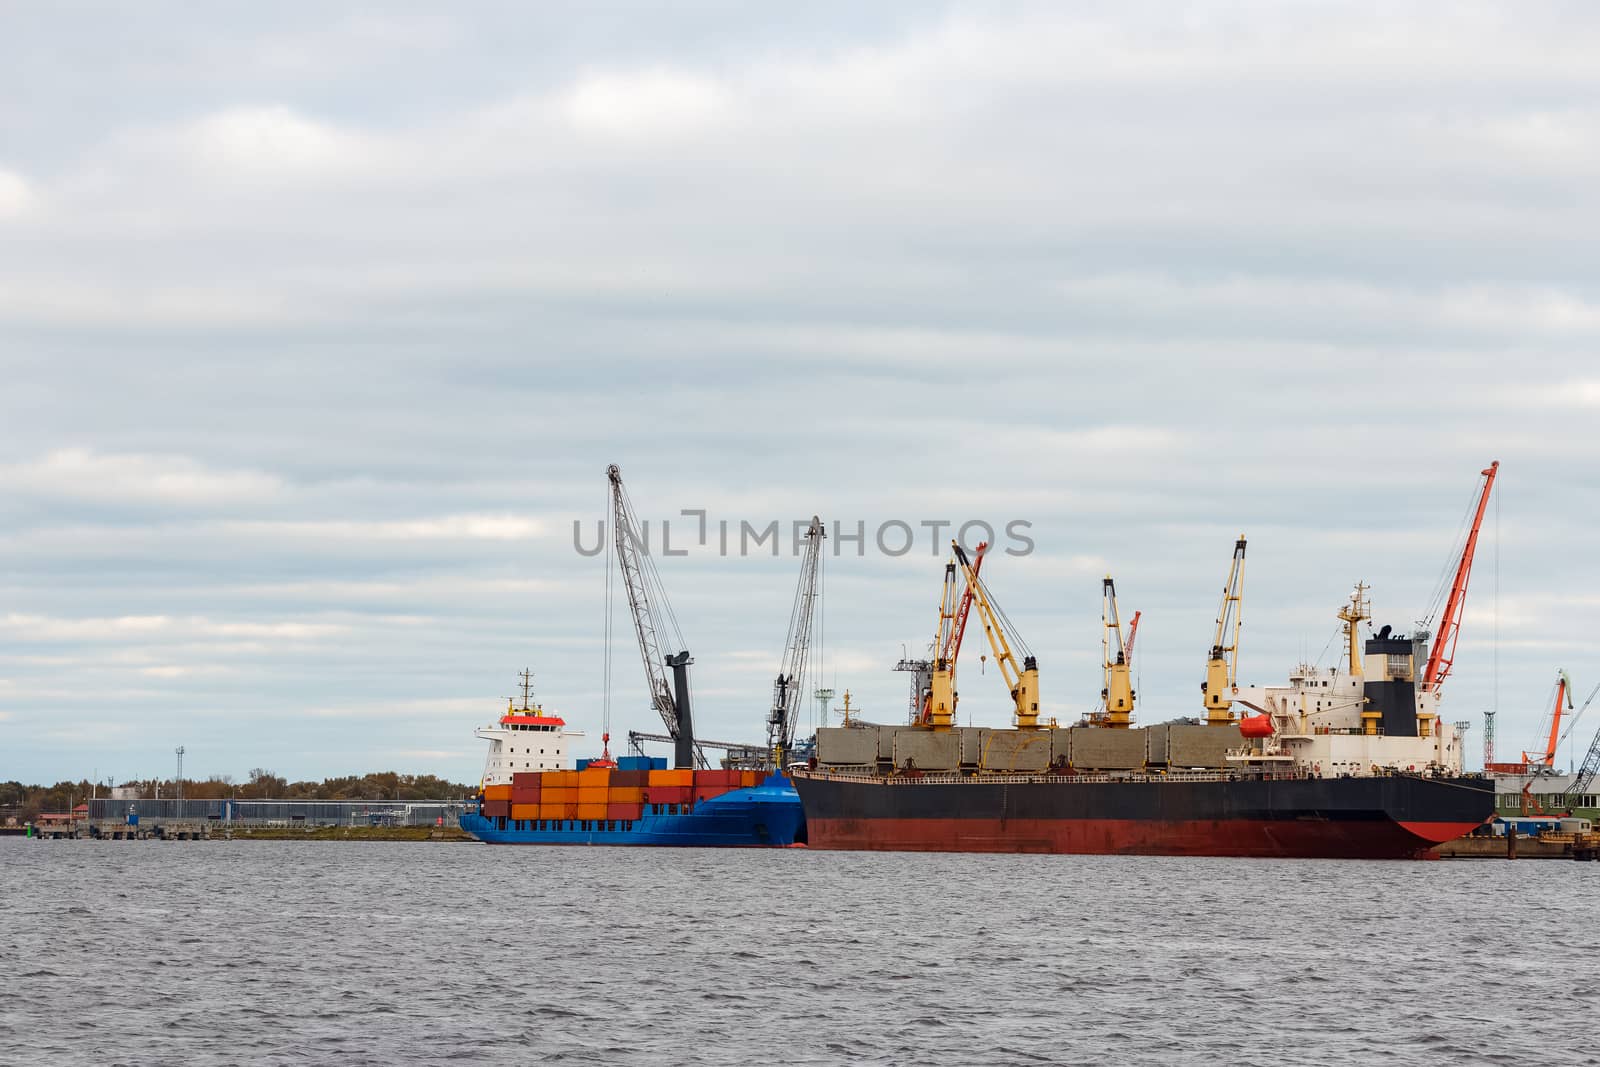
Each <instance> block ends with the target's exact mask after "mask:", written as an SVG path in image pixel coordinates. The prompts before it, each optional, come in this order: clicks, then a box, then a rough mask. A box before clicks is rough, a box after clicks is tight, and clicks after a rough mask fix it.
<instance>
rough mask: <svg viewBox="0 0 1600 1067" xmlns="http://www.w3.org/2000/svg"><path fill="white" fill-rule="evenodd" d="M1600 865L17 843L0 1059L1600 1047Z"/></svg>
mask: <svg viewBox="0 0 1600 1067" xmlns="http://www.w3.org/2000/svg"><path fill="white" fill-rule="evenodd" d="M1597 891H1600V864H1577V863H1563V862H1555V861H1550V862H1536V861H1520V862H1517V863H1509V862H1506V861H1503V860H1484V861H1456V862H1437V863H1378V862H1333V861H1329V862H1315V861H1255V860H1206V859H1142V858H1126V859H1124V858H1108V857H1075V856H1061V857H1040V856H999V857H995V856H963V855H893V854H884V855H874V854H851V853H825V852H806V851H802V850H787V851H775V852H767V851H715V850H691V849H683V850H668V849H661V850H647V849H605V848H592V849H580V848H532V847H530V848H490V847H487V846H481V845H472V844H339V843H309V842H308V843H286V842H192V843H183V842H173V843H162V842H41V841H27V840H19V839H0V908H3V919H0V1063H5V1064H30V1065H31V1064H78V1063H82V1064H96V1065H105V1064H129V1065H140V1067H143V1065H148V1064H236V1063H250V1064H257V1063H261V1064H323V1063H327V1064H342V1065H352V1067H353V1065H366V1064H409V1063H418V1064H434V1063H438V1064H446V1063H449V1064H532V1063H570V1064H591V1063H593V1064H742V1063H781V1064H825V1063H871V1064H907V1063H919V1064H961V1065H968V1064H990V1063H997V1064H999V1063H1004V1064H1009V1063H1019V1064H1035V1063H1043V1064H1079V1063H1081V1064H1103V1063H1187V1062H1218V1063H1222V1062H1226V1063H1230V1064H1272V1065H1281V1064H1285V1063H1294V1064H1322V1063H1341V1064H1342V1063H1354V1062H1363V1063H1366V1062H1378V1061H1380V1060H1382V1061H1384V1062H1388V1063H1417V1064H1440V1063H1473V1064H1477V1063H1504V1064H1517V1065H1526V1064H1530V1063H1534V1064H1584V1063H1600V1053H1597V1051H1595V1050H1596V1048H1597V1046H1596V1042H1595V1039H1594V1038H1593V1036H1592V1035H1593V1032H1594V1031H1593V1019H1594V1017H1595V1010H1596V1008H1597V1006H1600V1005H1597V995H1600V956H1597V954H1596V952H1595V929H1596V919H1597V918H1600V904H1597V901H1600V892H1597Z"/></svg>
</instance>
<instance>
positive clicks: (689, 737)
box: [606, 463, 706, 767]
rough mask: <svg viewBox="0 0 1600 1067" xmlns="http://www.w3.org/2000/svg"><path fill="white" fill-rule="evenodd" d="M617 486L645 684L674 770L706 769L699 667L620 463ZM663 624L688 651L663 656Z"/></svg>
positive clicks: (616, 517)
mask: <svg viewBox="0 0 1600 1067" xmlns="http://www.w3.org/2000/svg"><path fill="white" fill-rule="evenodd" d="M606 477H607V478H608V479H609V480H610V482H611V526H612V533H613V535H614V537H615V541H616V549H617V567H618V569H619V570H620V571H621V572H622V584H623V585H624V586H625V587H626V589H627V593H628V609H629V611H630V612H631V613H632V615H633V629H634V634H635V636H636V637H637V638H638V641H639V657H640V659H642V660H643V661H644V673H645V681H646V684H647V685H648V686H649V689H650V702H651V704H652V705H654V707H655V709H656V711H657V712H658V713H659V714H660V715H661V721H662V722H663V723H665V724H666V727H667V733H668V734H669V735H670V736H671V738H672V740H673V743H674V746H675V749H674V752H673V756H674V765H675V766H677V767H695V766H700V767H704V766H706V757H705V753H704V751H702V749H701V746H700V745H698V744H696V743H695V740H694V719H693V715H692V711H691V702H690V697H689V665H690V664H692V663H693V662H694V660H693V658H692V657H690V655H689V651H688V649H685V648H684V647H683V645H684V641H683V634H682V633H680V632H679V631H678V623H677V618H676V616H674V615H673V614H672V605H671V604H670V603H669V602H668V601H667V594H666V590H665V589H664V588H663V587H662V585H661V576H660V575H659V574H657V573H656V569H655V564H654V563H653V562H652V561H651V559H650V556H649V553H648V552H646V551H645V549H644V537H643V536H642V534H641V533H640V532H639V520H638V516H637V514H636V513H635V512H634V510H633V503H632V502H631V501H630V500H629V499H628V493H627V490H626V489H624V488H623V486H622V470H621V468H619V467H618V466H617V465H616V464H615V463H613V464H611V466H609V467H607V468H606ZM657 602H659V608H660V609H661V610H660V613H659V618H661V619H664V620H665V621H666V623H667V624H668V626H670V627H671V633H670V636H671V637H672V638H673V639H674V642H675V645H676V647H677V648H679V649H682V651H678V652H673V653H670V654H663V653H662V651H661V639H660V633H661V626H660V625H659V624H658V622H657V619H658V611H657V607H658V603H657ZM669 668H670V669H671V671H672V683H671V684H670V685H669V684H668V682H667V670H668V669H669Z"/></svg>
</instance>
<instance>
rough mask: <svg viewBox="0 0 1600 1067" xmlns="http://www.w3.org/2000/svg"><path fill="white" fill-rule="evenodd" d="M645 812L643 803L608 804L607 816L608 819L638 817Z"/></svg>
mask: <svg viewBox="0 0 1600 1067" xmlns="http://www.w3.org/2000/svg"><path fill="white" fill-rule="evenodd" d="M643 814H644V805H643V804H607V805H606V818H608V819H629V820H632V819H637V818H639V817H640V816H641V815H643Z"/></svg>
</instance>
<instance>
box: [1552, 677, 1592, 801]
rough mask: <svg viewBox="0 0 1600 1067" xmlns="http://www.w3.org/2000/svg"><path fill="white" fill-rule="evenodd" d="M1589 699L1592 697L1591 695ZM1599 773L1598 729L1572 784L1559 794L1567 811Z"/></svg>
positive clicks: (1585, 791) (1586, 790)
mask: <svg viewBox="0 0 1600 1067" xmlns="http://www.w3.org/2000/svg"><path fill="white" fill-rule="evenodd" d="M1590 699H1591V700H1592V699H1594V698H1593V697H1592V696H1591V697H1590ZM1596 774H1600V730H1596V731H1595V733H1594V740H1593V741H1591V742H1589V751H1588V753H1587V754H1586V755H1585V756H1584V757H1583V764H1582V765H1581V766H1580V767H1579V768H1578V774H1577V776H1576V777H1574V778H1573V779H1572V784H1571V785H1569V786H1568V787H1567V791H1566V792H1565V793H1563V794H1562V795H1561V803H1562V806H1563V807H1565V808H1566V809H1567V810H1568V811H1570V810H1572V809H1573V808H1575V807H1577V802H1578V798H1579V797H1581V796H1583V795H1584V794H1585V793H1587V792H1588V791H1589V787H1590V786H1592V785H1593V784H1594V779H1595V775H1596Z"/></svg>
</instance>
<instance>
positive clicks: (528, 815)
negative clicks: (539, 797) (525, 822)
mask: <svg viewBox="0 0 1600 1067" xmlns="http://www.w3.org/2000/svg"><path fill="white" fill-rule="evenodd" d="M511 817H512V818H513V819H537V818H538V817H539V805H537V804H518V803H517V802H516V801H512V802H511Z"/></svg>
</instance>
